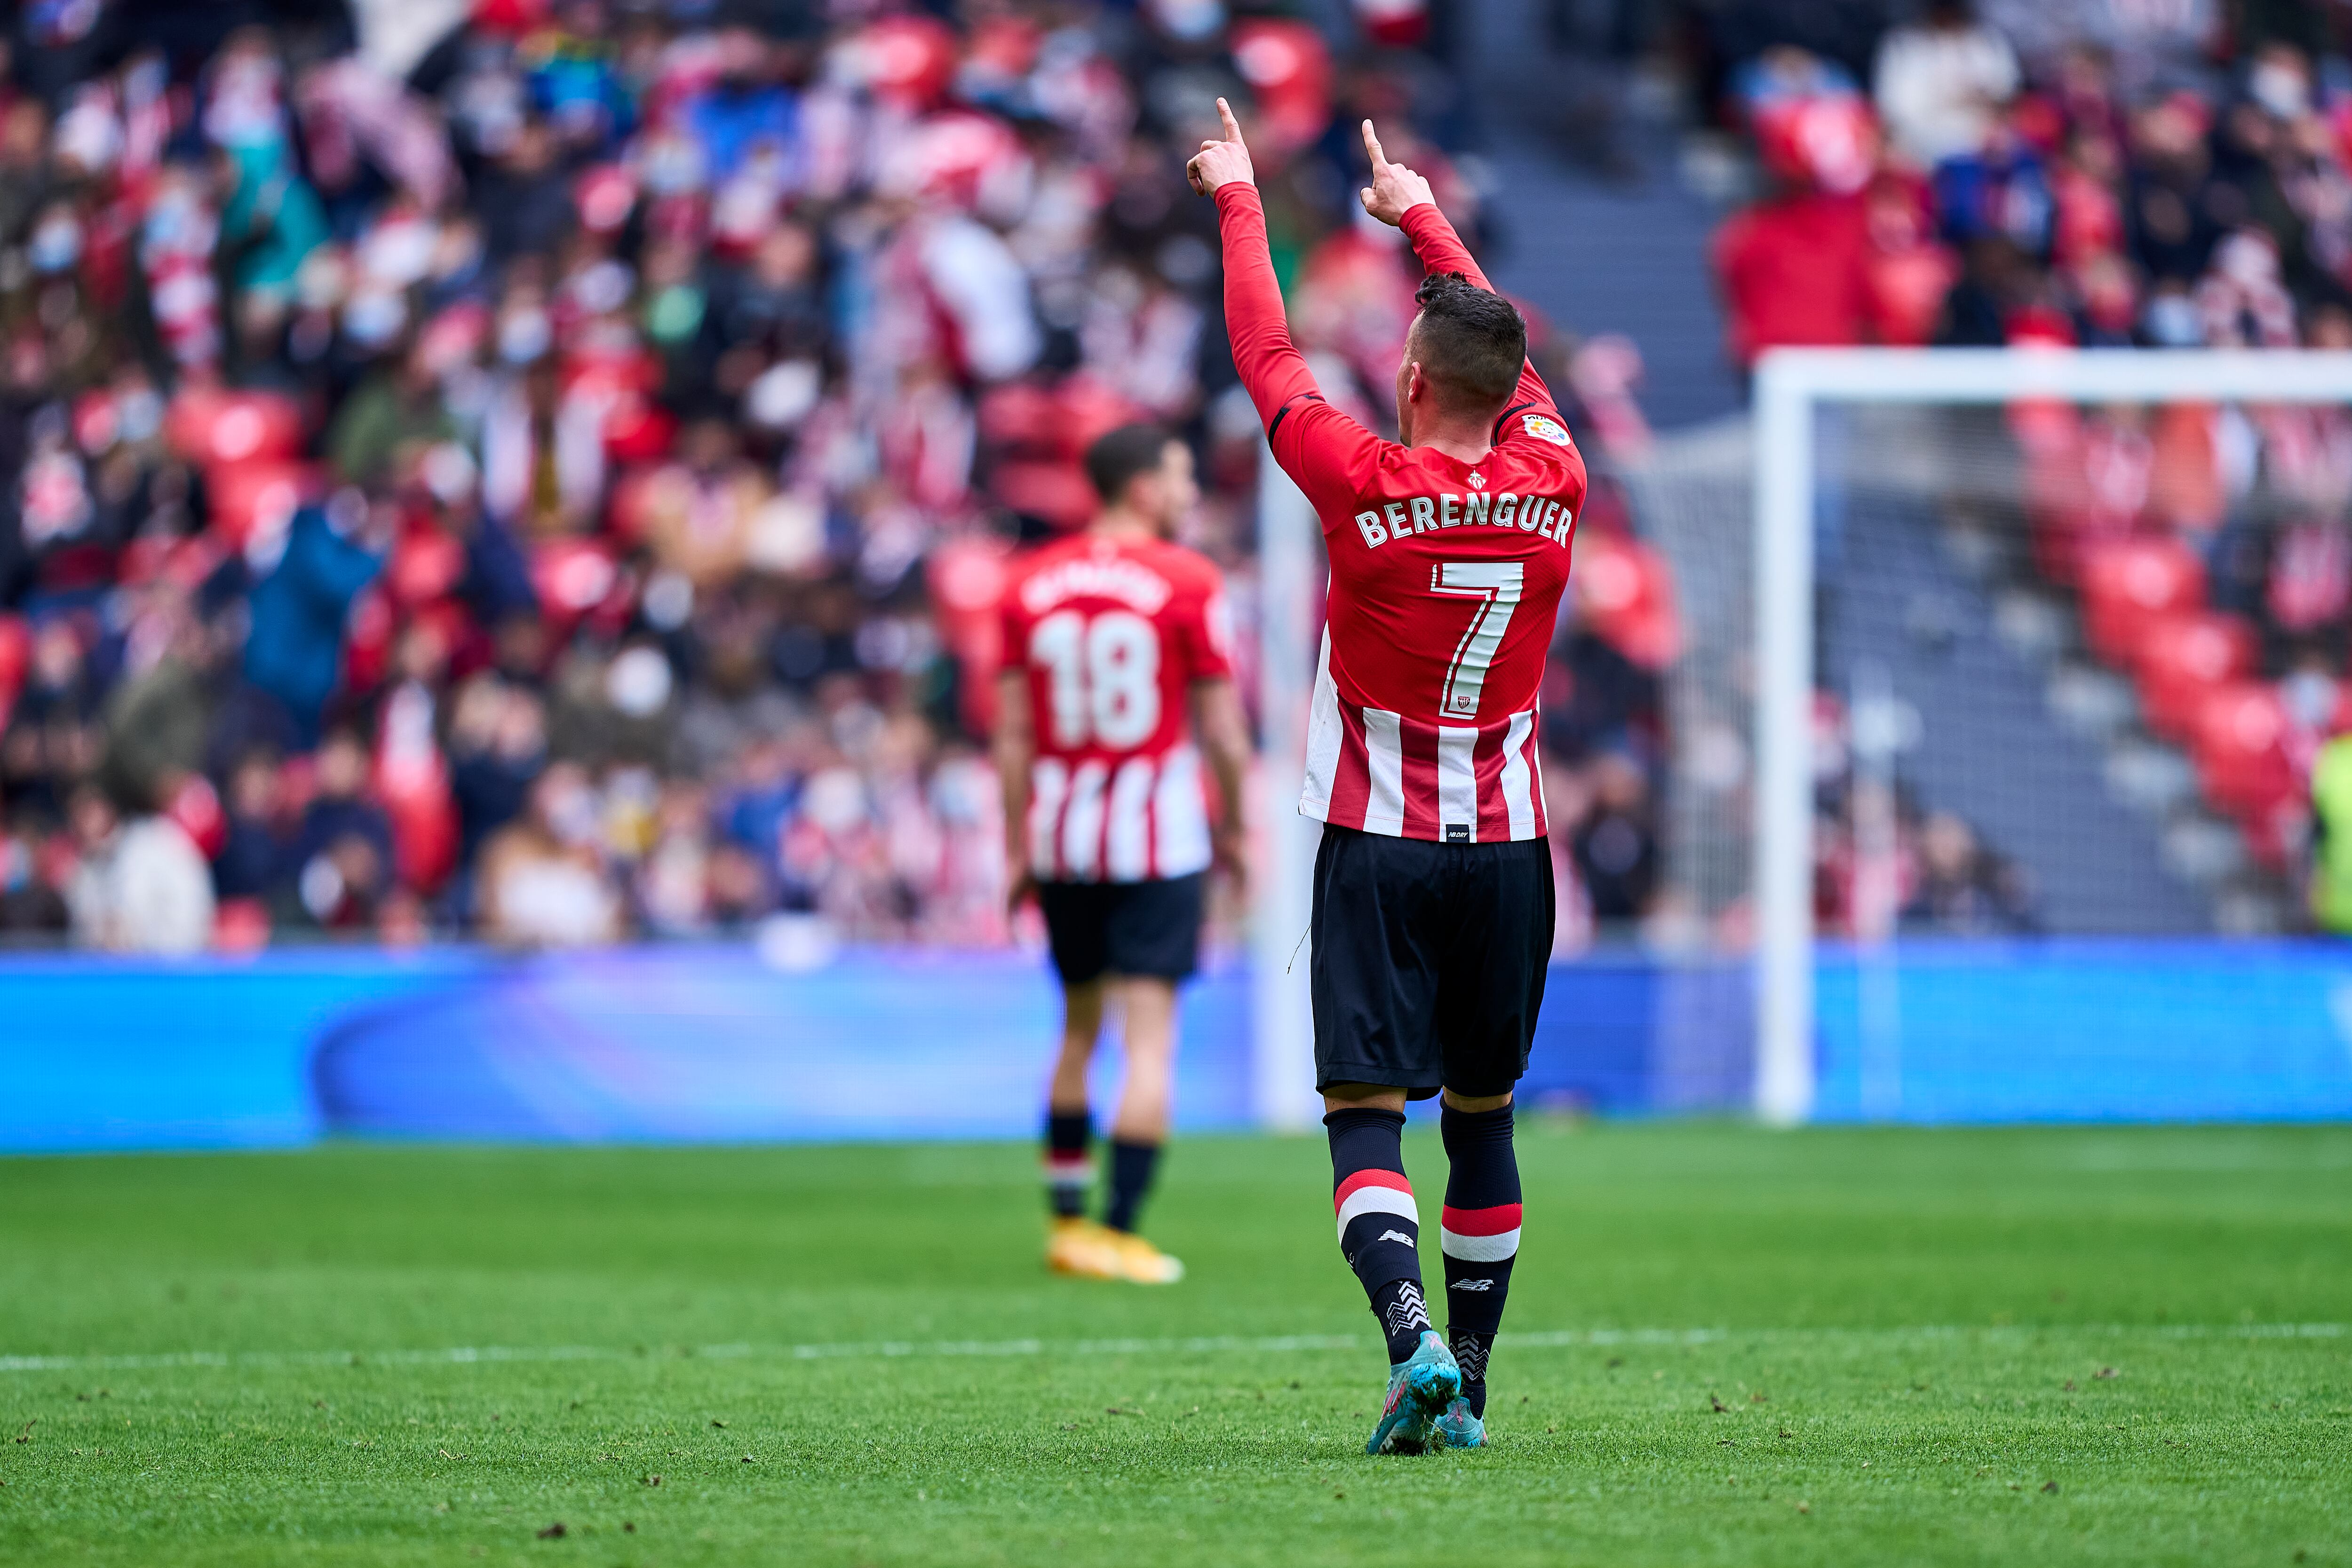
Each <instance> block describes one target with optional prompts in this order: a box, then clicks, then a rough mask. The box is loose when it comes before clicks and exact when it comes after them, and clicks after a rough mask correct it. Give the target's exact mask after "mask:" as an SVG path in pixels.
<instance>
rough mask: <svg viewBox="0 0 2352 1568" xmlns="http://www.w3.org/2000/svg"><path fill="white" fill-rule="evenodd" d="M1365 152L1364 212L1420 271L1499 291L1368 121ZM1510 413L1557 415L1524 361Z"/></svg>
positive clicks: (1418, 179) (1422, 182)
mask: <svg viewBox="0 0 2352 1568" xmlns="http://www.w3.org/2000/svg"><path fill="white" fill-rule="evenodd" d="M1364 152H1365V155H1366V156H1367V157H1369V158H1370V160H1371V164H1372V183H1370V184H1369V185H1366V186H1364V187H1363V188H1362V189H1361V190H1360V191H1358V192H1357V193H1356V195H1357V199H1358V200H1360V201H1361V202H1362V203H1363V204H1364V211H1366V212H1368V213H1370V214H1371V215H1372V216H1374V217H1376V218H1378V219H1380V220H1381V222H1382V223H1384V224H1388V225H1391V226H1392V227H1395V228H1401V229H1402V230H1403V231H1404V234H1405V237H1406V238H1407V239H1409V240H1411V241H1412V253H1413V255H1414V256H1418V257H1420V258H1421V266H1422V270H1423V271H1424V272H1428V273H1432V274H1439V273H1447V272H1458V273H1460V274H1461V275H1462V276H1463V277H1465V278H1467V279H1469V280H1470V281H1471V282H1472V283H1475V284H1476V285H1477V286H1478V287H1481V288H1483V289H1485V290H1486V291H1487V292H1488V293H1489V294H1496V293H1500V292H1501V290H1499V289H1497V288H1496V287H1495V286H1494V284H1493V283H1491V282H1489V281H1488V280H1487V277H1486V273H1485V272H1484V271H1482V270H1480V268H1479V266H1478V263H1477V259H1476V258H1475V257H1474V256H1471V254H1470V247H1469V246H1465V245H1464V244H1463V243H1462V236H1461V235H1459V234H1456V233H1455V232H1454V225H1453V224H1452V223H1451V222H1449V221H1448V220H1447V218H1446V216H1445V214H1444V213H1443V212H1442V211H1440V210H1439V208H1438V205H1437V198H1436V196H1435V195H1434V194H1433V193H1432V192H1431V191H1430V188H1429V181H1428V180H1427V179H1426V178H1425V177H1423V175H1422V174H1421V173H1420V172H1417V171H1415V170H1413V169H1411V168H1408V167H1407V166H1405V165H1404V164H1402V163H1392V162H1389V158H1388V154H1387V152H1385V151H1384V150H1383V149H1382V148H1381V138H1380V133H1379V132H1378V131H1374V130H1373V129H1372V122H1371V121H1370V120H1366V121H1364ZM1511 403H1512V407H1513V408H1514V409H1520V408H1538V409H1541V410H1542V411H1543V412H1545V413H1553V414H1556V413H1559V410H1558V408H1557V406H1556V405H1555V404H1554V403H1553V402H1552V396H1551V389H1550V388H1549V387H1547V386H1545V385H1544V382H1543V378H1542V377H1541V376H1539V375H1538V374H1536V368H1535V366H1534V364H1533V363H1529V364H1528V366H1527V367H1526V368H1525V369H1524V370H1522V371H1520V372H1519V389H1518V391H1517V393H1515V394H1514V395H1513V397H1512V399H1511Z"/></svg>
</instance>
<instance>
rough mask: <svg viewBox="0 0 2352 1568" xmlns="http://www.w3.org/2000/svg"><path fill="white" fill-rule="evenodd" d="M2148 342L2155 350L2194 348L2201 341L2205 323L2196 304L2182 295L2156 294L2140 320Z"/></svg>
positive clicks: (2148, 303)
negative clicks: (2156, 348) (2154, 346)
mask: <svg viewBox="0 0 2352 1568" xmlns="http://www.w3.org/2000/svg"><path fill="white" fill-rule="evenodd" d="M2142 324H2143V325H2144V326H2145V327H2146V328H2147V336H2148V340H2149V341H2150V342H2152V343H2154V344H2155V345H2156V346H2157V347H2158V348H2159V349H2194V348H2199V347H2201V346H2202V345H2203V344H2204V341H2205V322H2204V319H2203V318H2201V317H2200V316H2199V315H2198V313H2197V302H2196V301H2195V300H2193V299H2191V298H2189V296H2187V295H2186V294H2159V295H2158V296H2157V297H2156V298H2153V299H2151V300H2149V301H2148V302H2147V313H2146V315H2145V316H2144V317H2143V318H2142Z"/></svg>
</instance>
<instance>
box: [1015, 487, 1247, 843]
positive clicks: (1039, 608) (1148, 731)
mask: <svg viewBox="0 0 2352 1568" xmlns="http://www.w3.org/2000/svg"><path fill="white" fill-rule="evenodd" d="M1003 622H1004V656H1005V659H1006V661H1007V662H1008V664H1012V665H1013V666H1015V667H1018V668H1020V669H1021V670H1022V671H1023V672H1024V674H1026V676H1027V678H1028V683H1029V711H1030V713H1031V715H1032V720H1033V727H1034V731H1035V735H1036V745H1037V755H1036V759H1035V760H1034V762H1033V763H1032V764H1031V765H1030V774H1029V823H1028V828H1029V869H1030V873H1031V874H1032V875H1034V876H1035V877H1036V878H1037V879H1038V880H1039V881H1041V882H1150V881H1153V880H1156V879H1160V878H1165V877H1178V876H1189V875H1191V874H1192V873H1195V872H1201V871H1206V870H1207V869H1208V867H1209V861H1210V857H1211V851H1210V842H1209V811H1208V798H1207V794H1206V791H1205V789H1204V786H1203V784H1202V777H1201V754H1200V752H1199V750H1198V749H1197V748H1195V747H1194V746H1193V744H1192V717H1191V704H1190V699H1191V695H1192V685H1193V683H1194V682H1196V681H1204V680H1213V679H1216V678H1218V677H1221V676H1225V675H1230V674H1232V673H1233V661H1232V655H1231V653H1230V649H1229V643H1230V637H1231V634H1230V632H1229V629H1228V627H1227V625H1226V613H1225V602H1224V585H1223V578H1222V577H1221V576H1220V575H1219V573H1218V571H1217V569H1216V567H1215V566H1214V565H1213V563H1212V562H1211V561H1210V560H1209V559H1208V558H1207V557H1205V556H1202V555H1200V554H1199V553H1197V552H1195V551H1192V550H1189V549H1184V548H1183V547H1181V546H1180V545H1172V544H1167V543H1164V542H1162V541H1160V540H1156V539H1154V540H1127V539H1117V540H1114V539H1105V538H1097V537H1095V536H1093V535H1088V534H1081V535H1078V536H1076V537H1074V538H1069V539H1066V540H1063V541H1061V542H1059V543H1056V544H1053V545H1048V546H1047V547H1045V549H1041V550H1039V551H1038V552H1037V553H1036V554H1035V555H1034V556H1032V557H1030V558H1029V559H1028V560H1027V562H1025V563H1024V565H1023V566H1022V567H1021V568H1019V569H1018V570H1016V571H1015V572H1014V574H1013V580H1012V581H1011V582H1010V583H1009V584H1008V585H1007V586H1006V588H1005V591H1004V599H1003Z"/></svg>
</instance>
